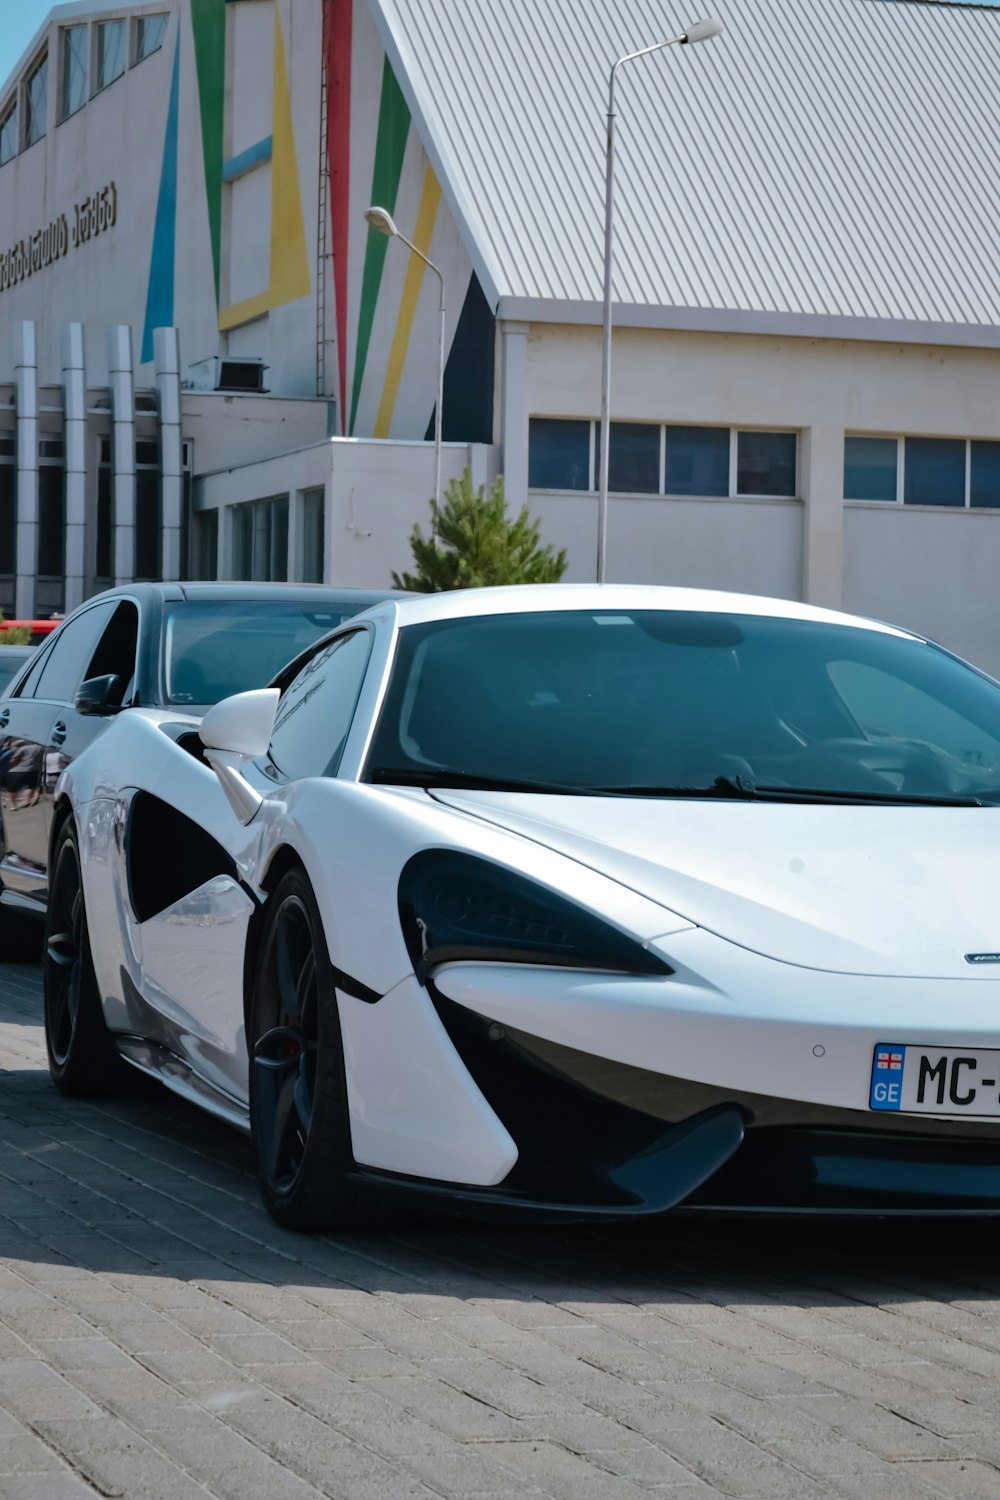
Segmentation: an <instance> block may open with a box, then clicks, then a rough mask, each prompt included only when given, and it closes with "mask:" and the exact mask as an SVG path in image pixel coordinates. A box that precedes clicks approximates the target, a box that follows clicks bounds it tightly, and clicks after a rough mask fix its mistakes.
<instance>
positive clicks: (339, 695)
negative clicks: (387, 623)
mask: <svg viewBox="0 0 1000 1500" xmlns="http://www.w3.org/2000/svg"><path fill="white" fill-rule="evenodd" d="M370 653H371V636H370V634H369V632H368V631H367V630H355V631H352V633H351V634H350V635H341V636H338V637H337V639H336V640H335V641H331V642H330V644H329V646H325V647H324V648H323V650H322V651H319V652H317V653H316V655H315V656H314V657H312V659H311V660H310V661H309V662H307V664H306V665H305V666H304V667H303V668H302V671H301V672H300V673H299V675H298V676H297V677H296V678H295V681H294V682H293V683H292V684H291V686H290V687H289V689H288V691H287V692H286V693H285V695H284V697H283V698H282V700H281V703H280V705H279V707H278V717H277V719H276V720H275V724H274V734H273V736H272V738H271V752H270V753H271V760H272V761H273V762H274V764H275V765H276V766H277V768H278V770H279V771H280V772H281V773H282V775H283V776H287V777H288V778H289V779H290V780H292V781H295V780H298V778H299V777H301V776H334V775H336V772H337V767H338V766H339V765H340V757H341V756H342V755H343V753H344V743H345V741H346V739H347V732H348V730H349V729H350V727H351V720H352V719H353V718H354V710H355V707H356V706H357V702H358V695H359V694H360V692H361V683H362V681H363V679H364V675H365V669H366V667H367V666H368V657H369V655H370Z"/></svg>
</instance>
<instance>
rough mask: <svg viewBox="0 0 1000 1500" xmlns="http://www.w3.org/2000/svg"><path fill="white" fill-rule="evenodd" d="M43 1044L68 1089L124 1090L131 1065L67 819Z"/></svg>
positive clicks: (56, 871) (48, 942) (50, 927)
mask: <svg viewBox="0 0 1000 1500" xmlns="http://www.w3.org/2000/svg"><path fill="white" fill-rule="evenodd" d="M43 984H44V991H45V1046H46V1050H47V1052H48V1055H49V1073H50V1074H51V1076H52V1081H53V1083H54V1084H55V1085H56V1087H57V1088H58V1089H61V1090H62V1092H63V1093H64V1094H74V1095H95V1094H117V1093H122V1092H124V1091H125V1090H126V1089H127V1087H128V1084H129V1081H130V1077H131V1070H130V1069H129V1067H128V1065H127V1063H124V1062H123V1061H122V1059H121V1058H120V1057H119V1055H118V1053H117V1051H116V1050H115V1046H114V1043H113V1042H112V1040H111V1037H110V1035H109V1033H108V1028H107V1026H106V1025H105V1022H104V1013H103V1011H102V1009H101V998H100V994H99V992H98V988H97V979H96V977H95V975H94V963H93V959H92V957H91V952H90V936H89V933H88V931H87V911H86V907H85V905H84V899H83V873H82V864H81V860H80V843H79V839H78V838H77V832H76V825H75V824H74V822H73V819H72V818H67V820H66V822H65V823H64V824H63V825H62V828H61V829H60V831H59V833H58V835H57V838H56V842H55V848H54V850H53V859H52V879H51V883H50V886H49V906H48V911H47V913H46V918H45V950H44V956H43Z"/></svg>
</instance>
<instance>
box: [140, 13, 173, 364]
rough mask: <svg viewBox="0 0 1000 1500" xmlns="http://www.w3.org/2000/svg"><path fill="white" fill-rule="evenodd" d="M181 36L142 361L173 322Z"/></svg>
mask: <svg viewBox="0 0 1000 1500" xmlns="http://www.w3.org/2000/svg"><path fill="white" fill-rule="evenodd" d="M180 78H181V39H180V34H179V32H178V36H177V39H176V41H175V43H174V67H173V73H172V75H171V82H170V102H169V103H168V105H167V129H166V135H165V137H164V141H163V166H162V168H161V171H160V191H159V194H158V196H157V200H156V223H155V225H154V228H153V254H152V256H151V258H150V262H149V287H148V289H147V292H146V320H145V325H144V328H143V334H142V354H141V359H142V363H143V364H146V363H148V361H149V360H151V359H152V358H153V330H154V329H156V328H170V327H172V326H173V322H174V267H175V260H176V251H177V128H178V119H179V114H180Z"/></svg>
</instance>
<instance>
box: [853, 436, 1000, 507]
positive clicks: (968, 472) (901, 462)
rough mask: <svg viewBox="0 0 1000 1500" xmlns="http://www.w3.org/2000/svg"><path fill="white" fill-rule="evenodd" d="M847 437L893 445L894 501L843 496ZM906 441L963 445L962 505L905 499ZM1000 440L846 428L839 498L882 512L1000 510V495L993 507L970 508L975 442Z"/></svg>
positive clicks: (996, 440)
mask: <svg viewBox="0 0 1000 1500" xmlns="http://www.w3.org/2000/svg"><path fill="white" fill-rule="evenodd" d="M849 438H883V439H885V440H887V441H891V442H894V443H895V444H896V498H895V499H894V500H855V499H849V498H848V497H847V495H845V494H844V493H843V491H844V489H845V488H846V486H845V484H844V482H843V470H844V469H845V468H846V463H847V442H848V439H849ZM908 438H914V439H923V438H930V439H942V440H944V441H946V442H957V443H963V444H964V445H965V491H964V495H963V499H962V504H961V505H935V504H933V503H930V504H926V505H925V504H922V503H921V502H920V501H916V500H907V499H906V443H907V439H908ZM996 442H1000V437H992V438H986V437H956V436H955V434H954V433H950V432H949V433H940V432H859V431H857V430H855V429H847V430H845V432H844V450H843V453H844V463H843V465H842V474H841V499H842V500H843V503H844V504H845V505H873V506H878V507H879V508H881V509H885V508H886V507H888V506H892V505H898V506H900V507H903V508H905V509H906V510H920V511H939V512H941V513H943V514H947V515H954V514H955V513H956V512H962V511H988V512H989V511H1000V494H998V496H997V503H996V505H973V504H972V447H973V444H974V443H996Z"/></svg>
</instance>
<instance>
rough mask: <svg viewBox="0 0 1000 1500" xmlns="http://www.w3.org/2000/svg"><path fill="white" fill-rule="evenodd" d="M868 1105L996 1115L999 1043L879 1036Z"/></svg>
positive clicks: (910, 1110) (999, 1109)
mask: <svg viewBox="0 0 1000 1500" xmlns="http://www.w3.org/2000/svg"><path fill="white" fill-rule="evenodd" d="M868 1105H869V1108H870V1109H883V1110H896V1111H899V1112H900V1113H903V1114H919V1115H986V1116H994V1117H996V1118H1000V1048H988V1047H923V1046H919V1045H914V1044H913V1043H907V1044H904V1043H901V1042H879V1044H878V1046H877V1047H876V1048H875V1055H874V1057H873V1058H872V1078H871V1091H870V1093H869V1096H868Z"/></svg>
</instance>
